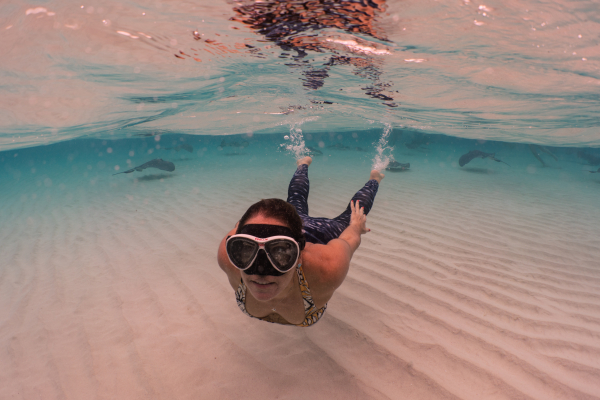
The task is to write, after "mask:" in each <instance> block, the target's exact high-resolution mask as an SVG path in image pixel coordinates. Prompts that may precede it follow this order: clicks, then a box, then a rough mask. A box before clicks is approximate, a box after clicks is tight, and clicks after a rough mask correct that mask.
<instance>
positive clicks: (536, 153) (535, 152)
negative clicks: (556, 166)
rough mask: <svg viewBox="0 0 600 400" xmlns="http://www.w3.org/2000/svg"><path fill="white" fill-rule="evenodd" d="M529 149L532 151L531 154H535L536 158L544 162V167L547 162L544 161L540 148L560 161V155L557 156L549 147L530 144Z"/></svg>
mask: <svg viewBox="0 0 600 400" xmlns="http://www.w3.org/2000/svg"><path fill="white" fill-rule="evenodd" d="M529 150H530V151H531V154H533V156H534V157H535V158H536V160H538V161H539V162H540V163H541V164H542V166H543V167H545V166H546V163H545V162H544V160H542V157H541V156H540V153H539V151H538V150H540V151H542V152H544V153H546V154H548V155H549V156H550V157H552V158H554V160H555V161H558V157H556V156H555V155H554V154H552V152H551V151H550V150H548V149H547V148H545V147H544V146H539V145H535V144H530V145H529Z"/></svg>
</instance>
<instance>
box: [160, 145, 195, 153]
mask: <svg viewBox="0 0 600 400" xmlns="http://www.w3.org/2000/svg"><path fill="white" fill-rule="evenodd" d="M165 150H175V151H179V150H185V151H188V152H190V153H193V152H194V147H193V146H192V145H191V144H187V143H183V144H180V145H178V146H175V147H166V148H165Z"/></svg>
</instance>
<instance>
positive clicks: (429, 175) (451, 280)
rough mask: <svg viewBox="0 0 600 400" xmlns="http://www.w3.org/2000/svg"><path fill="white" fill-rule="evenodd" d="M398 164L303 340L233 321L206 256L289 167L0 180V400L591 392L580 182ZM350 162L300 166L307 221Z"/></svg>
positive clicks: (598, 211) (330, 209) (587, 263)
mask: <svg viewBox="0 0 600 400" xmlns="http://www.w3.org/2000/svg"><path fill="white" fill-rule="evenodd" d="M418 156H419V155H418V154H417V155H413V158H412V159H410V160H408V159H407V160H399V161H403V162H404V161H411V163H412V170H411V171H409V172H403V173H391V172H389V173H387V176H386V178H385V179H384V181H383V183H382V185H381V188H380V190H379V193H378V195H377V199H376V201H375V206H374V209H373V211H372V213H371V214H370V215H369V218H368V225H369V227H370V228H371V229H372V232H371V233H369V234H367V235H366V236H363V242H362V245H361V247H360V248H359V250H358V251H357V252H356V254H355V256H354V258H353V260H352V264H351V268H350V272H349V274H348V277H347V279H346V281H345V282H344V284H343V285H342V286H341V287H340V289H339V290H338V291H337V292H336V294H335V295H334V297H333V298H332V300H331V301H330V303H329V306H328V310H327V313H326V314H325V316H324V317H323V318H322V320H321V321H320V322H319V323H318V324H316V325H315V326H313V327H311V328H296V327H289V326H280V325H275V324H269V323H265V322H262V321H258V320H254V319H251V318H248V317H247V316H245V315H243V314H242V313H241V312H240V310H239V309H238V308H237V305H236V302H235V299H234V294H233V291H232V289H231V287H230V286H229V284H228V282H227V279H226V277H225V274H224V273H222V272H221V270H220V269H219V267H218V265H217V263H216V249H217V246H218V243H219V241H220V239H221V238H222V237H223V235H224V234H225V233H226V232H227V231H228V230H229V229H230V228H231V227H232V226H233V225H234V224H235V222H236V221H237V219H239V217H240V216H241V215H242V213H243V211H244V210H245V209H246V208H247V207H248V205H249V204H251V203H252V202H254V201H257V200H259V199H260V198H266V197H280V198H281V197H283V198H285V196H286V193H287V184H288V182H289V179H290V177H291V175H292V173H293V170H294V164H293V160H292V159H290V158H289V157H288V158H286V157H285V156H284V155H281V154H280V155H277V156H276V157H275V156H261V155H251V154H241V155H239V156H235V157H225V156H223V155H222V154H215V155H212V156H210V157H212V159H211V158H210V157H209V156H208V155H206V156H204V157H197V156H196V155H195V154H194V155H190V156H189V157H188V158H183V157H181V158H183V159H181V160H179V162H178V163H177V170H176V172H175V173H174V174H167V173H163V172H156V170H154V171H152V170H147V171H145V172H143V173H135V174H129V175H117V176H111V175H110V173H111V171H104V172H102V173H95V174H92V172H93V171H92V172H90V174H91V175H90V174H86V172H85V168H84V167H85V165H84V164H82V168H81V169H79V170H78V169H77V168H75V167H72V166H70V165H66V166H64V167H61V166H55V167H52V168H49V169H48V170H47V171H44V172H43V175H42V171H40V170H38V171H37V172H36V173H28V172H23V173H21V174H20V175H19V176H18V180H17V179H16V178H15V179H13V180H10V179H12V178H5V180H4V181H3V182H2V186H3V193H0V203H1V208H0V209H1V214H0V247H1V255H0V260H1V262H0V354H1V356H0V382H1V383H0V399H238V398H249V399H269V398H278V399H367V398H368V399H544V400H547V399H597V398H600V206H599V205H598V196H599V194H600V181H599V179H598V178H596V175H592V174H587V173H581V171H580V169H581V167H580V166H576V165H571V166H570V165H565V166H563V167H561V168H560V169H559V168H546V169H542V168H537V169H536V168H533V167H531V166H529V167H527V165H526V164H523V165H521V166H519V164H518V162H516V161H514V160H513V161H512V162H511V167H510V168H509V167H507V166H504V165H502V164H496V163H493V162H489V163H486V161H485V160H478V161H477V162H473V164H472V165H471V164H470V166H469V167H468V168H463V169H460V168H458V167H456V166H455V163H451V162H439V163H434V162H429V163H428V162H426V160H421V162H419V160H415V159H416V157H418ZM363 158H364V157H363ZM407 158H410V157H408V156H407ZM61 168H62V169H61ZM7 170H8V169H7ZM74 171H76V172H74ZM82 171H84V172H83V173H82ZM250 171H251V172H250ZM368 171H369V161H368V160H366V159H363V160H361V161H359V162H356V161H353V160H352V157H349V156H348V154H343V155H340V154H338V153H335V154H332V155H331V156H328V155H327V154H326V155H324V156H322V157H316V158H315V162H314V163H313V165H312V166H311V168H310V178H311V194H310V200H309V205H310V207H311V214H312V215H314V216H327V217H333V216H335V215H337V214H339V213H340V212H341V210H342V209H343V208H344V207H345V205H346V202H347V201H348V200H349V199H350V197H351V196H352V194H353V193H354V192H355V191H356V190H357V189H358V188H360V187H361V186H362V185H363V184H364V182H365V180H366V178H367V177H368ZM598 175H600V174H598ZM309 283H310V282H309Z"/></svg>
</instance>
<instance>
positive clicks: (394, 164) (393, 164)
mask: <svg viewBox="0 0 600 400" xmlns="http://www.w3.org/2000/svg"><path fill="white" fill-rule="evenodd" d="M408 169H410V163H406V164H402V163H399V162H398V161H390V163H389V164H388V166H387V167H386V168H385V170H386V171H393V172H399V171H406V170H408Z"/></svg>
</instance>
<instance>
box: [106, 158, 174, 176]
mask: <svg viewBox="0 0 600 400" xmlns="http://www.w3.org/2000/svg"><path fill="white" fill-rule="evenodd" d="M146 168H158V169H161V170H163V171H169V172H173V171H175V164H173V163H172V162H171V161H165V160H163V159H162V158H155V159H154V160H150V161H148V162H146V163H143V164H142V165H138V166H137V167H133V168H131V169H128V170H127V171H123V172H117V173H116V174H113V175H118V174H130V173H132V172H134V171H142V170H144V169H146Z"/></svg>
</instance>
